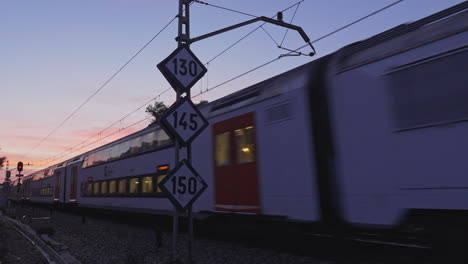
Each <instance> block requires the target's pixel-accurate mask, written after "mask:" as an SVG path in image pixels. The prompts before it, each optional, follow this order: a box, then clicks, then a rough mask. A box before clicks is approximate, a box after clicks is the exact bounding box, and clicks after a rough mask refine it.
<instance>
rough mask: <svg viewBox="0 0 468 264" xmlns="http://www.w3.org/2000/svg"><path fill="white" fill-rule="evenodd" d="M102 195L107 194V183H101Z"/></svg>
mask: <svg viewBox="0 0 468 264" xmlns="http://www.w3.org/2000/svg"><path fill="white" fill-rule="evenodd" d="M101 194H107V182H106V181H105V182H101Z"/></svg>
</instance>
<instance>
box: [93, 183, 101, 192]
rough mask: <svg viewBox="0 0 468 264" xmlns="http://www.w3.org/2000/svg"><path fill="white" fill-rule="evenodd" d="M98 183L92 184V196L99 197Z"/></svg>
mask: <svg viewBox="0 0 468 264" xmlns="http://www.w3.org/2000/svg"><path fill="white" fill-rule="evenodd" d="M99 185H100V184H99V182H95V183H93V194H94V195H99Z"/></svg>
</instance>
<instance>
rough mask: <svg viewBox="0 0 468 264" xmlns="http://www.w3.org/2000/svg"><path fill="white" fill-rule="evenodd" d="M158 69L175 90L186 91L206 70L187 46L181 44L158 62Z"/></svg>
mask: <svg viewBox="0 0 468 264" xmlns="http://www.w3.org/2000/svg"><path fill="white" fill-rule="evenodd" d="M158 69H159V70H160V71H161V73H162V74H163V75H164V77H165V78H166V79H167V81H168V82H169V83H170V84H171V86H172V87H173V88H174V89H175V90H176V91H177V90H180V92H186V91H187V90H189V89H190V88H191V87H192V86H193V85H194V84H195V83H196V82H197V81H198V80H200V79H201V77H203V75H205V73H206V72H207V69H206V67H205V66H204V65H203V63H201V62H200V60H199V59H198V58H197V57H196V56H195V54H193V52H192V51H191V50H190V48H189V47H187V46H186V45H181V46H180V47H178V48H177V49H176V50H175V51H173V52H172V53H171V54H170V55H169V56H168V57H167V58H166V59H164V60H163V61H162V62H161V63H159V64H158Z"/></svg>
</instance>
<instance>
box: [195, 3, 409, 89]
mask: <svg viewBox="0 0 468 264" xmlns="http://www.w3.org/2000/svg"><path fill="white" fill-rule="evenodd" d="M403 1H404V0H398V1H396V2H393V3H391V4H389V5H387V6H384V7H382V8H380V9H378V10H376V11H374V12H372V13H370V14H368V15H366V16H364V17H361V18H359V19H357V20H354V21H353V22H351V23H348V24H346V25H344V26H342V27H340V28H338V29H336V30H334V31H332V32H330V33H328V34H325V35H323V36H321V37H319V38H317V39H315V40H313V41H311V43H316V42H318V41H320V40H323V39H325V38H328V37H330V36H331V35H333V34H336V33H338V32H340V31H342V30H344V29H346V28H348V27H350V26H352V25H354V24H356V23H358V22H361V21H363V20H365V19H367V18H369V17H371V16H373V15H376V14H378V13H380V12H382V11H384V10H386V9H388V8H390V7H392V6H394V5H396V4H398V3H401V2H403ZM306 46H309V44H306V45H303V46H301V47H299V48H297V49H295V50H291V51H289V52H288V53H287V54H286V55H280V56H279V57H277V58H274V59H272V60H270V61H267V62H265V63H263V64H261V65H259V66H257V67H255V68H253V69H250V70H248V71H246V72H243V73H241V74H239V75H237V76H235V77H232V78H230V79H228V80H226V81H224V82H222V83H220V84H217V85H215V86H213V87H210V88H208V89H206V90H205V91H201V92H200V93H198V94H196V95H194V96H192V98H195V97H197V96H200V95H202V94H204V93H207V92H209V91H211V90H214V89H216V88H218V87H220V86H223V85H225V84H227V83H230V82H232V81H234V80H236V79H238V78H240V77H242V76H245V75H247V74H249V73H251V72H253V71H256V70H258V69H260V68H263V67H265V66H267V65H269V64H272V63H273V62H276V61H278V60H279V59H281V58H283V57H285V56H288V55H290V54H293V53H296V52H297V51H299V50H300V49H302V48H305V47H306Z"/></svg>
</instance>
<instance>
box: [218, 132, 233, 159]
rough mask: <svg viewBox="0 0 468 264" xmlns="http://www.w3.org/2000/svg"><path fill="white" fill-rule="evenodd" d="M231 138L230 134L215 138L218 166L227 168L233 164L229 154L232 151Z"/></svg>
mask: <svg viewBox="0 0 468 264" xmlns="http://www.w3.org/2000/svg"><path fill="white" fill-rule="evenodd" d="M229 138H230V137H229V132H226V133H222V134H219V135H216V137H215V148H216V154H215V159H216V166H226V165H230V164H231V161H230V159H229V156H230V155H229V153H230V150H231V148H230V146H231V144H230V143H229Z"/></svg>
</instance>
